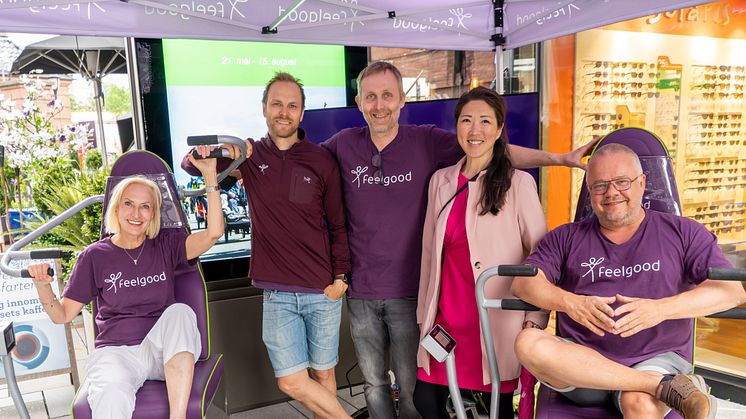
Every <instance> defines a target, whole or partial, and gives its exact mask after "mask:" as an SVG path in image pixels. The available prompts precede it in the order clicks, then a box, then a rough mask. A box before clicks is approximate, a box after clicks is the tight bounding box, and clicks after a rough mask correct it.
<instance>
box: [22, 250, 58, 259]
mask: <svg viewBox="0 0 746 419" xmlns="http://www.w3.org/2000/svg"><path fill="white" fill-rule="evenodd" d="M61 257H62V250H60V249H44V250H32V251H30V252H29V259H59V258H61Z"/></svg>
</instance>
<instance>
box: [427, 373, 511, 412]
mask: <svg viewBox="0 0 746 419" xmlns="http://www.w3.org/2000/svg"><path fill="white" fill-rule="evenodd" d="M467 391H468V390H467ZM482 395H483V397H484V403H485V406H486V408H487V409H489V407H490V393H488V392H485V393H482ZM448 396H449V393H448V387H447V386H442V385H439V384H432V383H428V382H425V381H422V380H417V384H416V385H415V387H414V407H415V408H417V411H418V412H419V413H420V415H421V416H422V418H423V419H450V416H449V415H448V411H447V410H446V404H447V403H448ZM498 407H499V410H500V412H499V413H500V414H499V416H498V417H499V418H500V419H513V393H500V405H499V406H498Z"/></svg>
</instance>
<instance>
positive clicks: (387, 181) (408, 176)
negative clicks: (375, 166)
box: [350, 166, 412, 188]
mask: <svg viewBox="0 0 746 419" xmlns="http://www.w3.org/2000/svg"><path fill="white" fill-rule="evenodd" d="M367 172H368V166H358V167H356V168H355V169H352V170H350V173H352V174H353V175H355V177H354V178H353V179H352V183H353V184H356V185H357V187H358V188H359V187H360V185H383V186H389V185H393V184H394V183H404V182H411V181H412V171H411V170H410V171H409V172H407V173H403V174H400V175H389V176H381V177H378V176H371V175H369V174H368V173H367Z"/></svg>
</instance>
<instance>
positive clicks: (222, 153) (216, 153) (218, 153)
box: [192, 148, 231, 160]
mask: <svg viewBox="0 0 746 419" xmlns="http://www.w3.org/2000/svg"><path fill="white" fill-rule="evenodd" d="M230 156H231V152H230V151H228V150H226V149H224V148H216V149H214V150H212V151H211V152H210V154H209V155H208V156H207V157H206V158H208V159H217V158H219V157H230ZM192 157H194V158H195V159H197V160H201V159H202V156H200V155H199V154H198V153H197V151H196V150H194V151H192Z"/></svg>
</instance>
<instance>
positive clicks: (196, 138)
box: [187, 135, 218, 147]
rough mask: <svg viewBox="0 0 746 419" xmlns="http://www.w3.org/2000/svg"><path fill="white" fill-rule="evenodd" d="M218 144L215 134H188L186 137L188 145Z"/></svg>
mask: <svg viewBox="0 0 746 419" xmlns="http://www.w3.org/2000/svg"><path fill="white" fill-rule="evenodd" d="M213 144H218V136H217V135H190V136H188V137H187V145H189V146H192V147H194V146H196V145H213Z"/></svg>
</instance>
